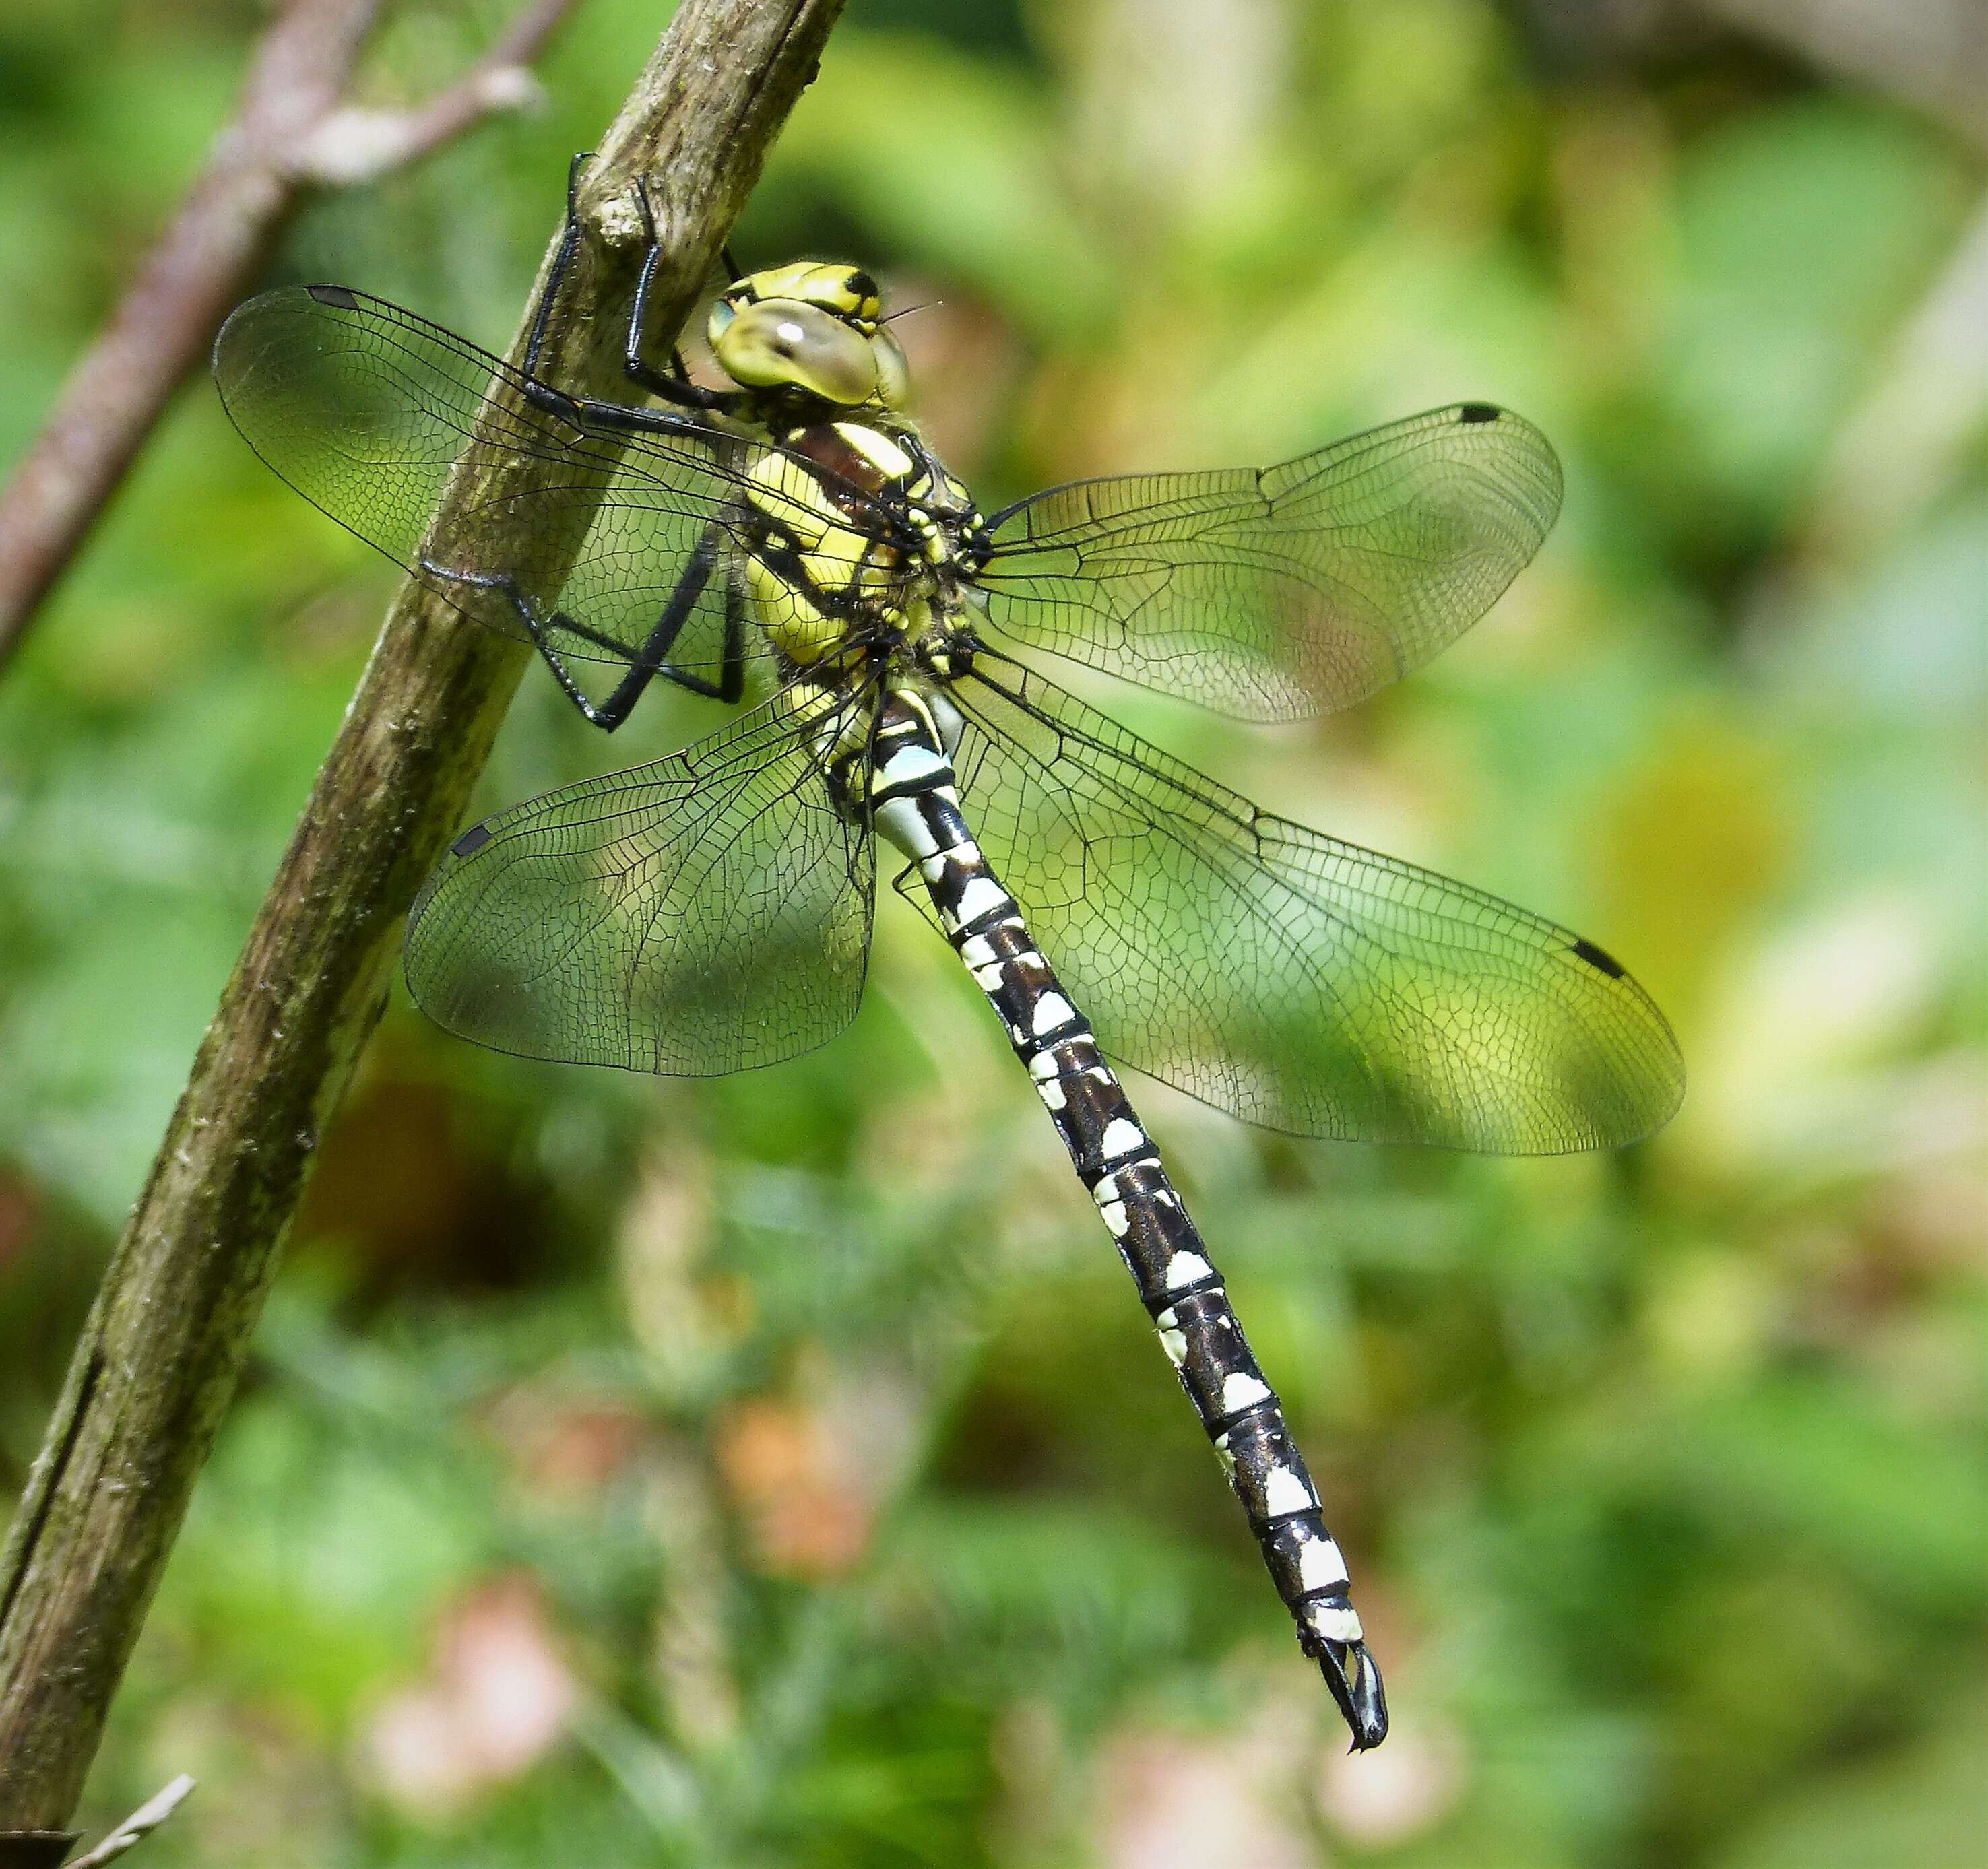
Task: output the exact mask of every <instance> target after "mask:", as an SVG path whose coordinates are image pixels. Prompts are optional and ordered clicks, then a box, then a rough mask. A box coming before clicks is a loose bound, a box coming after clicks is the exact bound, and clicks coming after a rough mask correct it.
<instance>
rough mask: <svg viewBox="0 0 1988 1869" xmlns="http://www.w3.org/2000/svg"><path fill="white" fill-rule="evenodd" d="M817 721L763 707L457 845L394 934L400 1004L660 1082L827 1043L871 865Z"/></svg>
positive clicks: (486, 826)
mask: <svg viewBox="0 0 1988 1869" xmlns="http://www.w3.org/2000/svg"><path fill="white" fill-rule="evenodd" d="M823 725H824V723H823V722H820V721H817V722H816V723H815V725H813V727H812V728H809V727H806V726H803V725H800V724H799V723H797V722H796V720H795V718H793V715H790V714H789V712H788V711H786V707H785V705H784V702H783V698H782V697H780V696H777V695H776V697H774V698H773V700H772V701H769V702H767V703H766V704H765V705H762V706H761V707H759V708H754V709H753V710H752V711H751V712H749V713H748V714H745V715H741V716H740V717H739V718H738V719H736V720H735V721H734V722H732V723H731V725H729V726H727V727H725V728H722V729H721V730H720V731H719V732H717V733H715V734H713V735H711V736H710V737H709V738H706V739H703V740H700V741H698V742H697V743H696V744H695V745H692V746H690V747H688V748H686V749H685V750H684V751H683V752H679V753H676V754H674V755H671V757H670V758H668V759H662V760H658V762H656V763H655V764H654V765H652V766H639V767H637V768H636V769H634V770H633V771H631V772H617V773H614V774H610V776H607V777H606V778H603V779H590V780H588V781H587V782H586V783H584V784H582V785H577V786H568V787H566V788H565V789H563V790H560V791H557V792H550V793H546V795H545V796H543V798H537V799H532V800H531V801H529V803H526V804H522V805H518V806H513V807H512V809H509V810H508V811H503V812H499V813H498V814H497V816H495V817H492V818H489V819H487V820H485V821H484V823H482V824H480V825H478V826H475V828H474V829H473V830H470V831H468V832H467V833H465V834H464V835H463V836H461V837H459V838H458V839H457V840H456V842H455V845H454V847H453V848H452V849H451V851H450V853H449V854H448V856H447V857H445V858H444V859H443V860H442V862H441V866H440V867H438V869H437V870H436V871H435V873H434V876H433V877H431V879H430V880H429V882H428V886H427V887H426V888H425V889H424V891H422V893H421V899H420V901H418V902H417V903H416V904H415V905H414V914H413V916H412V917H411V920H410V921H409V924H408V928H407V985H408V986H409V988H410V989H411V991H412V992H413V993H414V998H415V999H416V1000H417V1001H418V1002H419V1003H420V1005H421V1008H422V1009H423V1010H424V1011H425V1012H428V1014H429V1016H431V1017H432V1018H433V1019H435V1020H436V1021H437V1022H438V1023H439V1024H441V1025H443V1026H447V1027H448V1029H449V1030H450V1031H451V1032H454V1033H458V1035H460V1036H462V1037H464V1038H467V1039H475V1041H476V1042H477V1043H478V1044H482V1045H489V1046H495V1048H496V1049H499V1050H500V1051H509V1052H516V1053H522V1055H524V1056H527V1057H534V1058H549V1059H554V1060H560V1061H563V1062H568V1063H577V1064H612V1065H618V1066H620V1067H621V1068H622V1069H624V1070H639V1071H655V1072H661V1073H667V1074H673V1075H685V1076H708V1075H713V1074H715V1073H720V1072H724V1071H733V1070H743V1069H745V1067H747V1066H752V1065H759V1064H771V1063H776V1061H778V1060H780V1059H783V1058H790V1057H793V1056H795V1055H796V1054H797V1053H801V1052H804V1051H807V1050H810V1049H812V1048H813V1046H816V1045H820V1044H821V1043H823V1042H824V1041H826V1040H827V1039H830V1038H832V1037H833V1036H834V1035H835V1034H836V1033H837V1032H839V1031H840V1030H841V1029H842V1028H843V1026H845V1025H846V1024H847V1023H848V1022H849V1020H850V1018H851V1016H853V1015H854V1012H855V1010H856V1005H857V999H859V998H860V995H861V992H862V989H863V976H864V967H865V965H866V961H867V955H868V951H869V942H870V918H871V902H872V899H873V894H874V891H873V883H874V855H873V851H872V845H871V839H870V836H869V835H868V833H867V831H864V830H861V829H860V828H859V827H857V826H854V825H852V824H850V823H847V821H846V820H844V819H843V818H842V817H841V816H839V815H838V814H837V812H836V811H835V809H834V808H833V806H832V805H831V804H830V800H829V796H828V793H827V787H826V784H825V782H824V779H823V773H822V770H821V767H820V762H819V759H818V757H817V755H816V751H815V745H816V741H815V737H814V736H815V735H816V733H817V732H820V731H822V728H823ZM858 778H859V781H860V779H861V778H862V776H860V775H859V776H858Z"/></svg>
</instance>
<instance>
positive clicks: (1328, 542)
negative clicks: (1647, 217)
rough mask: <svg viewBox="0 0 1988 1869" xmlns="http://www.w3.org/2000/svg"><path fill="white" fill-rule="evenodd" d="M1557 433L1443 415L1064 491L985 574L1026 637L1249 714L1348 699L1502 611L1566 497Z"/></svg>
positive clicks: (1009, 619) (1020, 637) (1000, 545)
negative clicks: (1311, 446)
mask: <svg viewBox="0 0 1988 1869" xmlns="http://www.w3.org/2000/svg"><path fill="white" fill-rule="evenodd" d="M1559 511H1560V464H1559V462H1558V461H1557V460H1556V459H1555V458H1554V451H1553V449H1552V448H1550V446H1549V445H1548V444H1547V439H1546V438H1545V436H1543V434H1540V431H1538V430H1537V428H1533V425H1532V424H1530V422H1527V421H1524V420H1523V419H1522V418H1521V417H1518V416H1516V415H1513V414H1511V413H1510V411H1506V410H1502V409H1497V408H1494V407H1492V406H1491V405H1490V404H1488V403H1462V404H1456V405H1455V406H1453V407H1449V408H1446V409H1432V410H1431V411H1429V412H1428V414H1424V415H1415V416H1411V417H1408V420H1407V421H1400V422H1394V423H1391V424H1388V426H1387V427H1385V428H1374V429H1370V430H1369V431H1368V432H1367V433H1366V434H1358V435H1354V436H1353V437H1352V438H1351V439H1349V440H1347V441H1338V442H1335V443H1334V444H1333V445H1332V446H1331V447H1330V448H1320V450H1319V451H1317V453H1316V454H1310V455H1300V457H1299V458H1297V460H1295V461H1286V462H1285V463H1284V464H1283V465H1282V466H1281V467H1273V468H1235V469H1232V470H1229V471H1222V472H1218V473H1209V474H1139V475H1128V476H1126V477H1125V478H1121V479H1111V480H1080V481H1074V482H1071V483H1070V485H1067V486H1061V487H1052V488H1050V489H1049V490H1048V491H1047V492H1043V493H1038V494H1036V495H1034V496H1033V498H1032V499H1026V500H1023V501H1022V502H1020V503H1019V505H1015V506H1011V507H1009V509H1007V510H1006V512H1004V513H1002V514H999V515H996V519H994V521H993V522H992V527H993V530H994V534H995V542H994V549H993V552H992V556H990V558H989V560H988V563H987V565H986V569H984V570H983V571H982V572H981V573H979V576H978V578H977V580H975V581H976V582H977V583H979V584H980V585H981V586H982V588H983V589H985V590H986V593H987V595H988V615H989V619H990V620H991V621H992V623H993V624H995V625H996V627H998V628H999V629H1000V630H1002V631H1003V632H1005V633H1006V634H1007V635H1009V637H1013V639H1014V640H1016V641H1017V642H1019V643H1022V644H1026V645H1028V646H1029V647H1034V648H1038V649H1047V650H1050V651H1053V653H1054V654H1058V655H1061V656H1067V657H1069V658H1070V660H1071V661H1077V662H1081V663H1083V664H1085V665H1087V667H1092V668H1100V669H1103V670H1104V671H1107V672H1108V673H1110V674H1114V675H1121V676H1123V677H1124V678H1125V679H1126V680H1128V681H1136V682H1138V683H1140V684H1142V685H1144V686H1145V687H1148V688H1158V689H1160V690H1161V691H1164V692H1165V693H1168V694H1171V695H1183V696H1185V698H1187V699H1188V700H1190V701H1200V702H1202V703H1203V704H1204V705H1206V706H1209V707H1212V708H1219V709H1220V710H1222V711H1223V712H1225V713H1229V714H1236V715H1241V716H1242V717H1243V718H1246V719H1250V720H1297V719H1302V718H1306V717H1307V716H1309V715H1314V714H1319V713H1324V712H1330V711H1332V710H1333V709H1334V708H1344V707H1348V706H1351V705H1352V704H1353V703H1354V701H1359V700H1361V699H1363V698H1364V697H1366V696H1367V695H1371V694H1372V693H1373V692H1374V691H1375V690H1376V689H1377V688H1383V687H1384V686H1386V684H1388V683H1389V682H1390V681H1395V680H1396V679H1398V678H1399V677H1400V676H1401V675H1403V674H1406V673H1407V672H1408V671H1409V670H1410V669H1412V668H1414V667H1418V666H1419V665H1420V664H1422V663H1423V662H1425V661H1428V659H1429V657H1431V656H1432V655H1434V654H1435V653H1436V652H1437V651H1439V649H1441V648H1442V647H1444V646H1445V644H1449V643H1450V642H1452V641H1454V640H1455V638H1456V637H1459V636H1460V635H1461V634H1462V633H1463V631H1464V630H1466V629H1468V628H1469V627H1470V625H1471V624H1472V623H1474V622H1476V620H1477V619H1478V618H1479V617H1481V616H1483V613H1485V611H1486V610H1489V608H1490V607H1491V606H1492V604H1493V603H1495V602H1496V600H1497V599H1498V597H1499V593H1502V592H1503V590H1504V589H1505V587H1506V586H1507V585H1508V584H1510V583H1511V581H1512V580H1513V578H1515V577H1516V576H1518V574H1519V573H1520V571H1521V570H1522V569H1523V568H1524V567H1525V566H1526V563H1527V562H1528V560H1530V559H1531V557H1532V556H1533V553H1535V552H1536V551H1537V550H1538V549H1539V546H1540V540H1541V539H1543V538H1545V536H1546V535H1547V532H1548V531H1549V530H1550V529H1551V527H1552V526H1553V522H1554V518H1555V516H1556V515H1557V513H1558V512H1559Z"/></svg>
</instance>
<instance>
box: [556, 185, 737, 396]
mask: <svg viewBox="0 0 1988 1869" xmlns="http://www.w3.org/2000/svg"><path fill="white" fill-rule="evenodd" d="M592 158H593V151H592V150H582V151H581V152H580V154H578V155H576V156H575V157H573V161H572V162H571V164H569V165H568V167H567V169H566V226H565V228H564V230H563V232H561V234H560V244H559V251H558V252H556V254H554V255H553V263H552V266H551V269H550V270H549V272H547V273H546V289H545V290H544V291H543V292H542V293H540V294H539V304H538V309H537V310H536V312H535V313H533V314H532V334H531V336H530V337H529V339H528V340H526V345H525V360H524V363H523V370H524V373H525V374H526V376H527V377H531V378H532V379H533V380H534V381H535V382H536V380H537V379H538V376H539V359H540V357H543V354H544V352H545V346H546V336H547V334H548V333H549V331H550V330H551V328H552V315H553V306H555V305H556V304H557V303H558V302H559V297H560V292H562V291H563V289H565V286H566V281H567V279H569V278H570V276H571V275H572V272H573V262H574V260H575V259H576V258H577V257H578V255H579V252H580V240H581V238H582V230H581V227H580V177H581V175H582V174H583V173H584V172H585V170H586V167H587V164H588V162H589V161H591V160H592ZM635 198H636V201H637V202H638V203H639V204H640V205H641V211H642V232H643V237H644V242H645V245H644V252H643V255H642V270H641V274H640V275H639V276H638V277H637V279H636V282H635V297H634V305H633V306H632V307H631V309H630V312H629V316H628V333H627V338H626V340H625V341H624V346H623V353H622V362H623V367H624V370H626V371H627V375H628V376H629V377H630V379H631V380H632V381H634V382H636V383H638V384H641V387H643V388H644V389H645V390H649V391H650V392H651V394H654V395H658V396H660V397H662V398H663V400H664V401H666V402H670V403H674V404H676V406H677V407H679V408H683V409H700V410H705V411H711V412H713V413H718V414H722V413H724V412H725V411H729V409H731V408H732V407H733V406H734V405H735V404H736V403H737V402H738V401H739V397H738V396H737V395H736V394H731V393H727V392H725V391H722V390H708V389H705V387H703V386H702V384H695V383H693V382H691V380H690V372H689V370H688V368H687V367H686V366H685V363H684V360H683V355H682V353H681V351H679V350H676V349H675V348H674V346H673V347H672V348H671V353H670V357H671V363H672V364H673V365H674V370H673V371H671V370H658V369H657V368H656V367H654V365H653V364H651V363H649V362H648V361H647V359H646V358H645V357H644V355H643V350H644V345H645V343H646V341H647V338H646V332H647V323H648V318H649V298H650V293H651V289H652V288H653V286H654V282H655V276H656V269H657V268H658V265H660V264H661V259H662V251H663V249H662V244H661V242H660V241H658V238H656V216H655V210H654V208H653V207H652V206H651V203H650V201H649V191H648V189H647V187H646V186H645V185H644V184H643V182H642V181H641V179H640V178H639V177H638V178H637V181H636V183H635ZM526 394H527V395H528V396H530V398H531V400H532V401H533V402H536V403H539V404H540V406H541V407H546V408H548V409H549V410H550V411H551V412H552V413H553V414H565V413H566V409H565V408H564V407H561V406H560V405H563V404H570V405H572V406H573V407H576V408H577V409H578V410H580V411H581V412H582V414H583V416H584V417H585V419H586V420H587V421H588V422H589V423H590V424H592V425H593V426H596V427H620V428H635V427H637V424H636V423H635V422H634V421H632V420H628V419H622V420H619V421H616V420H614V419H610V418H611V417H613V416H614V414H616V412H617V411H618V412H619V414H620V415H621V416H622V417H624V418H627V417H637V416H641V415H644V414H651V413H652V412H651V411H643V410H636V409H627V410H623V409H622V408H621V405H620V404H615V403H606V402H598V401H594V400H593V398H591V397H580V396H563V395H561V394H560V392H559V391H557V390H548V392H547V396H548V398H549V400H545V401H542V400H541V398H540V397H538V396H536V395H533V394H532V392H531V391H530V390H529V389H528V390H527V391H526ZM670 428H671V424H669V423H668V420H667V418H661V419H658V420H657V421H652V422H647V423H644V424H641V432H644V433H651V434H653V433H654V432H657V431H658V430H661V431H663V432H664V433H668V432H669V431H670Z"/></svg>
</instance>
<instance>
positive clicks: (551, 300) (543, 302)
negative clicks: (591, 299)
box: [525, 149, 593, 377]
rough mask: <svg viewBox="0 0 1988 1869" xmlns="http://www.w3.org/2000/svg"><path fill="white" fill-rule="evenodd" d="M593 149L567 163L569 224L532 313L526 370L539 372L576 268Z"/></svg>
mask: <svg viewBox="0 0 1988 1869" xmlns="http://www.w3.org/2000/svg"><path fill="white" fill-rule="evenodd" d="M592 159H593V150H590V149H583V150H581V151H580V154H578V155H576V157H573V161H571V162H570V163H569V164H567V165H566V226H565V228H564V230H563V232H561V233H560V243H559V251H558V252H556V254H554V255H553V263H552V270H551V271H550V272H548V273H547V274H546V289H545V290H544V291H543V292H541V293H540V294H539V308H538V309H537V310H536V312H534V313H532V335H531V337H530V338H529V340H528V341H527V342H526V345H525V374H526V376H528V377H536V375H537V374H538V373H539V356H540V354H541V353H543V350H545V347H546V332H547V331H548V330H550V328H551V326H552V316H553V305H554V304H555V303H556V302H557V301H558V299H559V296H560V292H561V290H562V289H563V288H564V286H565V285H566V277H567V275H568V274H570V272H572V271H573V256H574V255H576V253H578V252H579V251H580V171H582V170H583V169H584V168H585V167H587V164H588V163H589V162H590V161H591V160H592Z"/></svg>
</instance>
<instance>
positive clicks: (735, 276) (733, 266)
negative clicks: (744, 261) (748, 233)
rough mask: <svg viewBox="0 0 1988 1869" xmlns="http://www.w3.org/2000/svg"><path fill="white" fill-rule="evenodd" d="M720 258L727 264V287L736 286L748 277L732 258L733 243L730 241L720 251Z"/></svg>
mask: <svg viewBox="0 0 1988 1869" xmlns="http://www.w3.org/2000/svg"><path fill="white" fill-rule="evenodd" d="M718 258H719V259H722V261H724V262H725V284H726V285H728V286H735V285H737V284H738V283H739V281H740V280H741V279H743V278H745V274H744V272H742V271H741V270H740V269H739V262H738V261H737V260H735V259H733V258H732V242H730V241H729V240H728V241H726V242H725V244H724V245H722V247H720V248H718Z"/></svg>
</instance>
